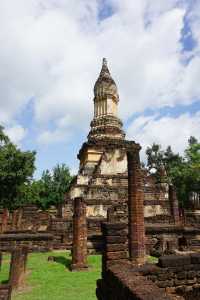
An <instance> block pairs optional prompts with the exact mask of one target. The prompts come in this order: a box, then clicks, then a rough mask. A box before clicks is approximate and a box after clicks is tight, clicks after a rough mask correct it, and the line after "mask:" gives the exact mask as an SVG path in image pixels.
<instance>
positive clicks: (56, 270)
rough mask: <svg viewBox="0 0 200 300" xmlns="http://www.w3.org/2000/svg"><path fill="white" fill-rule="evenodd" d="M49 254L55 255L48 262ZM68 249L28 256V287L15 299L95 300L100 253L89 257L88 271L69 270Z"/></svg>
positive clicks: (4, 273) (5, 274)
mask: <svg viewBox="0 0 200 300" xmlns="http://www.w3.org/2000/svg"><path fill="white" fill-rule="evenodd" d="M49 255H53V256H55V257H56V261H55V262H48V261H47V258H48V256H49ZM70 260H71V257H70V256H69V253H67V252H53V253H52V252H51V253H33V254H30V255H29V259H28V275H27V280H26V286H25V287H24V288H23V289H22V291H19V292H17V293H16V292H15V293H14V294H13V295H12V300H66V299H67V300H96V296H95V289H96V280H97V279H98V278H100V277H101V256H97V255H91V256H89V258H88V262H89V265H90V270H89V271H84V272H70V271H69V269H68V266H69V263H70ZM8 265H9V257H8V256H5V258H4V261H3V267H2V271H1V273H0V280H1V281H5V280H6V279H7V278H8Z"/></svg>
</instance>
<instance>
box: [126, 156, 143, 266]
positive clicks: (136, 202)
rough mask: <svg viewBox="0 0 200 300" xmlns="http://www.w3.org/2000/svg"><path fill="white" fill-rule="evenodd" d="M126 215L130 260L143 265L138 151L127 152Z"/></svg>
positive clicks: (141, 193) (140, 178)
mask: <svg viewBox="0 0 200 300" xmlns="http://www.w3.org/2000/svg"><path fill="white" fill-rule="evenodd" d="M128 215H129V222H128V224H129V253H130V259H131V260H132V261H134V262H135V263H138V264H143V263H144V259H145V228H144V190H143V184H142V174H141V170H140V157H139V151H137V152H136V151H135V152H132V151H129V152H128Z"/></svg>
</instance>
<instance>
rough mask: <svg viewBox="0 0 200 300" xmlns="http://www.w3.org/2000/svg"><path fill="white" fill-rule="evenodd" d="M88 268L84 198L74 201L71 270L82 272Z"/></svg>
mask: <svg viewBox="0 0 200 300" xmlns="http://www.w3.org/2000/svg"><path fill="white" fill-rule="evenodd" d="M86 268H87V220H86V204H85V202H84V200H83V198H76V199H75V201H74V216H73V248H72V265H71V269H72V270H73V271H75V270H77V271H78V270H82V269H86Z"/></svg>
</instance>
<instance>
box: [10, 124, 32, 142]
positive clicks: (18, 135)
mask: <svg viewBox="0 0 200 300" xmlns="http://www.w3.org/2000/svg"><path fill="white" fill-rule="evenodd" d="M5 133H6V134H7V135H8V136H9V138H10V140H11V141H12V142H13V143H14V144H16V145H20V144H21V142H22V140H23V139H24V138H25V136H26V134H27V131H26V129H25V128H23V127H22V126H20V125H14V126H12V127H8V128H6V130H5Z"/></svg>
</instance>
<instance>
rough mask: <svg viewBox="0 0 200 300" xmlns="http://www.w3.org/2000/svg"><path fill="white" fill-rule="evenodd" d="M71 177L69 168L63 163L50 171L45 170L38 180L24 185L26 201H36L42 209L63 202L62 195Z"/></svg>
mask: <svg viewBox="0 0 200 300" xmlns="http://www.w3.org/2000/svg"><path fill="white" fill-rule="evenodd" d="M71 180H72V177H71V175H70V171H69V168H68V167H67V166H66V165H65V164H62V165H57V166H56V167H55V168H53V170H52V173H51V172H50V171H49V170H45V171H44V172H43V173H42V177H41V179H40V180H37V181H34V182H32V183H31V184H30V185H29V186H28V187H27V186H26V191H25V197H27V198H28V199H27V200H26V202H31V203H36V204H37V205H38V206H39V207H41V208H42V209H44V210H45V209H48V208H49V207H50V206H51V205H55V206H57V205H58V204H59V203H63V202H64V197H65V194H66V192H67V191H68V189H69V185H70V183H71Z"/></svg>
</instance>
